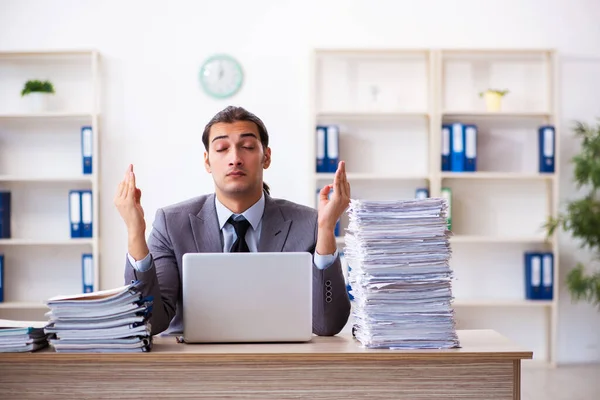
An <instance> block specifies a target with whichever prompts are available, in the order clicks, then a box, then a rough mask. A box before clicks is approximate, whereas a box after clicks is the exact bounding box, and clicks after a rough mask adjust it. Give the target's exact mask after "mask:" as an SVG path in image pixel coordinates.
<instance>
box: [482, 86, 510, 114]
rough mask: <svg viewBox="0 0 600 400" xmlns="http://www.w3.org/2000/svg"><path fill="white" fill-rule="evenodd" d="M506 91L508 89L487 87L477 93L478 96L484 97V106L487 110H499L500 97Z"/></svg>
mask: <svg viewBox="0 0 600 400" xmlns="http://www.w3.org/2000/svg"><path fill="white" fill-rule="evenodd" d="M507 93H508V90H498V89H488V90H486V91H485V92H481V93H479V96H480V97H483V98H484V99H485V107H486V109H487V110H488V111H500V104H501V100H502V97H504V96H505V95H506V94H507Z"/></svg>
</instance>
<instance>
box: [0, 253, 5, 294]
mask: <svg viewBox="0 0 600 400" xmlns="http://www.w3.org/2000/svg"><path fill="white" fill-rule="evenodd" d="M3 301H4V254H0V303H2V302H3Z"/></svg>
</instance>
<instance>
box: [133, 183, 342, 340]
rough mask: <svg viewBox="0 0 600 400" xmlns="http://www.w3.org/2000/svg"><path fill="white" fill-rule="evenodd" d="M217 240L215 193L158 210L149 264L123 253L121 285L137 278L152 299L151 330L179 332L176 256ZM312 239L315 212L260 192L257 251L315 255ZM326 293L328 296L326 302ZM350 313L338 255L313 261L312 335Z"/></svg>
mask: <svg viewBox="0 0 600 400" xmlns="http://www.w3.org/2000/svg"><path fill="white" fill-rule="evenodd" d="M221 241H222V240H221V234H220V230H219V223H218V218H217V211H216V209H215V195H214V194H210V195H204V196H200V197H196V198H193V199H190V200H187V201H184V202H181V203H178V204H174V205H171V206H168V207H165V208H162V209H158V211H157V212H156V218H155V220H154V224H153V227H152V232H151V233H150V237H149V238H148V248H149V250H150V255H151V258H152V263H153V266H152V268H150V269H149V270H148V271H146V272H139V271H137V270H136V269H135V268H133V266H132V265H131V263H130V262H129V259H128V257H125V259H126V266H125V283H126V284H127V283H129V282H131V281H132V280H139V281H141V282H142V288H143V292H144V294H145V295H151V296H153V297H154V306H153V311H152V319H151V324H152V334H158V333H161V332H163V331H165V330H167V328H168V332H182V330H183V304H182V290H181V276H182V263H181V259H182V257H183V255H184V254H185V253H200V252H206V253H208V252H211V253H222V252H223V244H222V242H221ZM316 242H317V211H316V210H314V209H312V208H309V207H306V206H302V205H299V204H295V203H292V202H290V201H287V200H281V199H274V198H271V197H270V196H268V195H266V194H265V211H264V214H263V221H262V230H261V235H260V242H259V243H258V251H260V252H279V251H308V252H311V253H313V254H314V251H315V247H316ZM232 279H235V277H232ZM327 292H330V296H331V298H330V301H329V302H328V301H327ZM349 314H350V301H349V298H348V293H347V291H346V285H345V283H344V276H343V273H342V269H341V264H340V258H339V257H337V259H336V260H335V262H334V263H333V265H331V266H329V268H327V269H325V270H320V269H318V268H317V267H316V266H315V265H313V333H315V334H316V335H320V336H332V335H335V334H337V333H339V332H340V330H341V329H342V328H343V327H344V325H345V324H346V322H347V320H348V317H349Z"/></svg>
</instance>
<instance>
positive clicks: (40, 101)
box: [23, 92, 52, 113]
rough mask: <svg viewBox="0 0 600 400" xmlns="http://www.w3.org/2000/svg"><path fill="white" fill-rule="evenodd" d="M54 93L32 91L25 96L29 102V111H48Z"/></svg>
mask: <svg viewBox="0 0 600 400" xmlns="http://www.w3.org/2000/svg"><path fill="white" fill-rule="evenodd" d="M51 95H52V94H50V93H45V92H32V93H28V94H26V95H25V96H23V99H24V100H25V102H26V103H27V104H26V106H27V111H29V112H31V113H41V112H45V111H48V103H49V100H50V96H51Z"/></svg>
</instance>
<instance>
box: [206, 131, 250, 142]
mask: <svg viewBox="0 0 600 400" xmlns="http://www.w3.org/2000/svg"><path fill="white" fill-rule="evenodd" d="M245 137H253V138H255V139H257V140H258V137H256V135H255V134H254V133H252V132H248V133H242V134H241V135H240V138H245ZM217 139H229V136H227V135H221V136H216V137H215V138H213V140H212V141H213V142H214V141H215V140H217Z"/></svg>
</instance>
